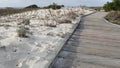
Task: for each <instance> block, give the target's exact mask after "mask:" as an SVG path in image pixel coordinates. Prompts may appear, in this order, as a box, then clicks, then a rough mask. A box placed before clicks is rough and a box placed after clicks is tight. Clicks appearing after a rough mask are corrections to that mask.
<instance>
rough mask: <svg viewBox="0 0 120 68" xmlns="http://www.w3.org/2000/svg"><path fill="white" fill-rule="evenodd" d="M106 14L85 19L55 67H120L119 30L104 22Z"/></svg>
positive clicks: (98, 14)
mask: <svg viewBox="0 0 120 68" xmlns="http://www.w3.org/2000/svg"><path fill="white" fill-rule="evenodd" d="M106 14H107V13H105V12H97V13H95V14H92V15H89V16H87V17H84V18H83V21H82V22H81V23H80V26H79V27H78V28H77V29H76V31H75V33H74V34H73V35H72V37H71V38H70V40H69V41H68V42H67V44H66V45H65V46H64V48H63V49H62V51H61V52H60V54H59V55H58V57H57V60H56V61H55V63H54V64H53V66H52V68H120V27H119V26H117V25H115V24H112V23H108V22H105V21H104V19H103V17H104V16H105V15H106Z"/></svg>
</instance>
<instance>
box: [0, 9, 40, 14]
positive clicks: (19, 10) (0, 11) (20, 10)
mask: <svg viewBox="0 0 120 68" xmlns="http://www.w3.org/2000/svg"><path fill="white" fill-rule="evenodd" d="M37 9H38V8H24V9H23V8H21V9H15V8H5V9H0V16H5V15H10V14H15V13H21V12H26V11H32V10H37Z"/></svg>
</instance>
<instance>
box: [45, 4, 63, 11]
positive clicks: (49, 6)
mask: <svg viewBox="0 0 120 68" xmlns="http://www.w3.org/2000/svg"><path fill="white" fill-rule="evenodd" d="M62 7H64V5H58V4H56V3H53V4H51V5H48V6H46V7H43V9H49V8H52V9H54V10H56V9H61V8H62Z"/></svg>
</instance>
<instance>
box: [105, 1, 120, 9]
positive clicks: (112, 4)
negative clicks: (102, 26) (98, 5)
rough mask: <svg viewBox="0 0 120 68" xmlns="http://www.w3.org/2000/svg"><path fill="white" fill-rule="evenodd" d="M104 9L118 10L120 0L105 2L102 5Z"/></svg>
mask: <svg viewBox="0 0 120 68" xmlns="http://www.w3.org/2000/svg"><path fill="white" fill-rule="evenodd" d="M103 8H104V10H105V11H112V10H114V11H118V10H120V0H113V1H112V2H107V3H106V4H105V5H104V6H103Z"/></svg>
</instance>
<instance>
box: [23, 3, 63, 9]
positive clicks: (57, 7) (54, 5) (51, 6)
mask: <svg viewBox="0 0 120 68" xmlns="http://www.w3.org/2000/svg"><path fill="white" fill-rule="evenodd" d="M62 7H64V5H58V4H56V3H53V4H51V5H48V6H45V7H38V6H37V5H30V6H27V7H25V8H41V9H49V8H52V9H61V8H62Z"/></svg>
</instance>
